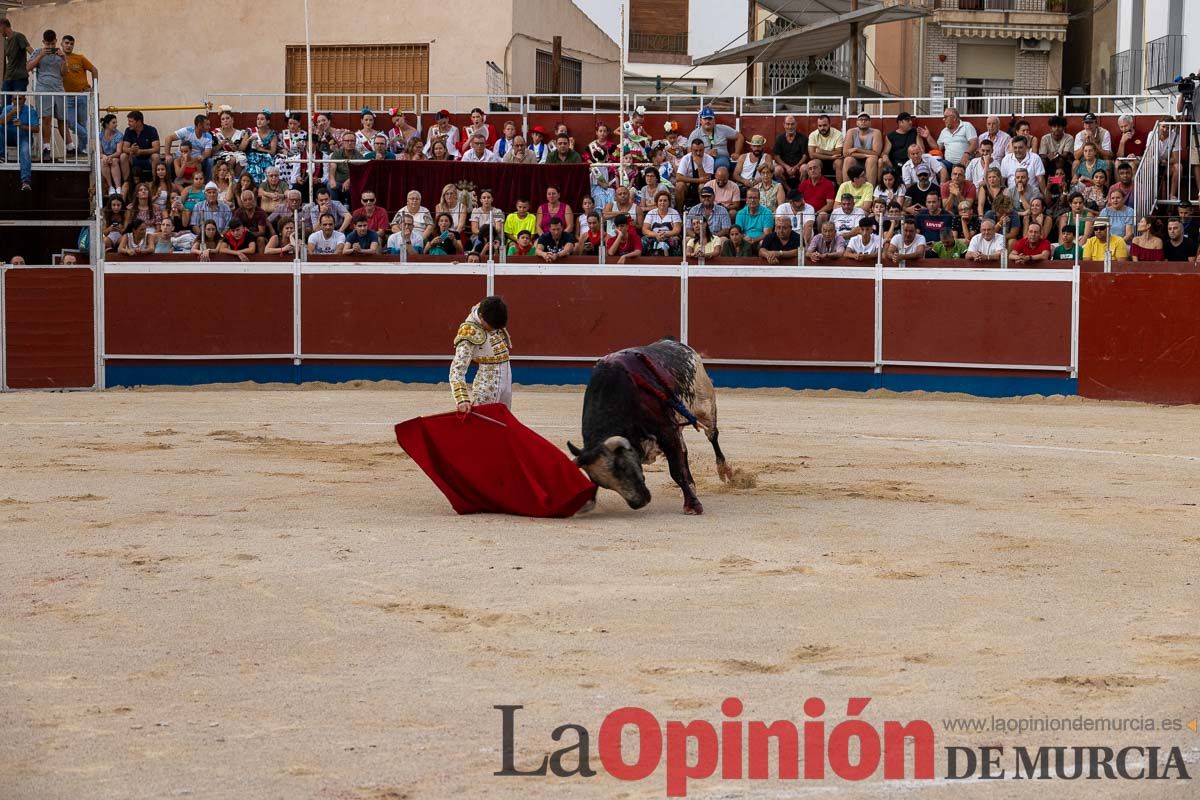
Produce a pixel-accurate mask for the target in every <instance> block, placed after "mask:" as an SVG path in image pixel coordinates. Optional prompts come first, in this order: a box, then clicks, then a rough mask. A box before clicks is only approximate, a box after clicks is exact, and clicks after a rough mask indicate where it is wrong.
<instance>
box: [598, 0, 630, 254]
mask: <svg viewBox="0 0 1200 800" xmlns="http://www.w3.org/2000/svg"><path fill="white" fill-rule="evenodd" d="M620 17H621V57H620V58H619V59H618V60H619V61H620V66H621V74H620V76H619V79H618V80H619V85H620V87H621V88H620V93H621V96H620V97H618V98H617V130H619V131H620V132H621V155H620V158H618V159H617V160H618V161H620V162H621V163H622V164H624V162H625V148H626V147H627V146H628V142H626V141H625V56H626V53H625V0H621V8H620ZM617 180H618V181H620V183H618V184H617V185H618V186H628V185H629V184H628V180H629V176H628V175H626V174H625V170H624V169H623V168H618V169H617ZM600 242H601V244H603V243H604V237H603V236H601V237H600ZM601 263H603V262H601Z"/></svg>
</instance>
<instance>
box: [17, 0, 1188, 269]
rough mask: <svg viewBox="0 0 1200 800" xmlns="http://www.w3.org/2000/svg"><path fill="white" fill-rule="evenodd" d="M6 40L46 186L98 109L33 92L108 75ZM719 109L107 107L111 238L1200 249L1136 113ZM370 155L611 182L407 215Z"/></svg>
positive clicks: (103, 154) (901, 255)
mask: <svg viewBox="0 0 1200 800" xmlns="http://www.w3.org/2000/svg"><path fill="white" fill-rule="evenodd" d="M0 33H2V34H3V35H4V37H5V39H4V42H5V84H4V86H5V91H6V100H8V99H9V98H11V102H9V104H8V105H6V106H5V110H4V117H3V119H4V122H5V124H6V128H5V136H6V138H9V136H10V133H9V131H10V130H11V131H12V133H11V137H12V138H14V139H16V140H17V141H18V142H19V143H24V144H23V145H22V146H21V148H20V149H21V155H20V158H21V160H22V173H21V174H22V180H23V181H24V183H25V186H23V188H28V180H29V179H28V170H27V162H28V152H27V151H28V148H29V146H30V143H31V141H32V134H33V132H34V130H39V129H40V131H41V133H42V136H41V139H42V141H43V142H46V143H47V144H45V145H43V146H44V147H48V146H49V145H48V142H49V139H50V136H49V126H50V125H51V124H52V120H56V121H57V123H58V125H59V129H60V131H61V132H62V135H63V138H64V141H67V142H68V147H77V148H78V149H79V150H80V151H83V150H85V149H86V148H87V147H88V146H89V141H90V140H91V139H92V138H93V137H91V136H89V132H88V128H89V127H90V125H89V124H88V123H87V119H88V117H87V116H86V112H87V109H86V106H85V107H84V108H83V109H82V112H81V110H80V109H79V108H78V107H73V108H61V107H59V104H57V103H55V102H50V103H48V104H47V106H46V107H45V108H44V109H43V110H42V112H41V113H39V112H38V110H36V109H33V108H32V107H31V106H30V105H29V104H27V103H26V102H25V101H24V98H23V96H22V94H21V92H22V91H24V90H25V89H26V87H27V83H28V80H27V79H28V74H29V72H30V71H34V72H35V73H36V76H37V85H36V87H35V88H38V89H47V88H54V87H57V88H58V89H61V88H62V87H63V86H65V85H66V82H67V81H68V80H70V81H72V85H71V87H68V88H69V89H70V88H73V87H77V86H78V85H79V84H80V81H82V86H83V87H84V88H86V86H87V81H88V77H89V76H93V77H94V76H95V75H96V70H95V67H94V66H92V65H91V64H90V62H88V61H87V59H86V58H83V57H82V56H78V55H77V54H74V53H73V48H74V41H73V39H72V38H71V37H64V38H63V46H62V48H61V49H60V48H59V47H58V44H57V37H56V35H55V33H54V31H46V32H45V33H44V35H43V42H42V47H41V48H38V49H36V50H35V49H34V48H32V47H30V46H29V44H28V42H27V41H25V38H24V37H23V36H21V34H19V33H15V32H14V31H12V28H11V26H9V25H8V24H7V20H3V21H0ZM72 56H75V57H74V58H72ZM22 80H24V81H25V83H24V84H23V83H22ZM9 92H12V93H13V94H7V93H9ZM46 99H47V100H50V98H46ZM53 100H58V101H61V100H63V98H61V97H59V98H53ZM81 113H82V114H83V116H80V114H81ZM716 117H717V115H716V114H715V113H714V111H713V110H712V109H710V108H704V109H702V110H701V111H700V113H699V114H698V115H697V119H696V124H695V128H694V129H693V130H692V131H690V132H688V133H686V134H685V133H684V132H683V130H681V129H680V128H679V126H678V124H676V123H674V122H668V123H667V124H666V126H665V128H664V130H663V131H662V135H661V136H659V137H657V138H656V137H655V136H653V135H652V134H651V133H650V132H649V131H648V130H647V129H646V126H645V110H644V109H642V108H638V109H636V110H635V111H634V113H633V114H632V115H631V117H630V118H629V119H628V120H627V121H625V122H624V124H623V126H622V127H621V129H620V130H612V129H611V128H610V127H609V126H608V125H606V124H598V125H597V126H596V128H595V130H594V131H590V132H588V136H587V137H581V138H580V140H579V141H578V142H577V140H576V137H575V136H574V135H573V132H572V131H571V130H570V129H569V128H568V127H567V125H566V124H559V125H557V126H555V128H554V130H553V131H552V132H550V131H547V130H546V129H545V128H544V127H542V126H541V125H533V126H531V127H530V128H529V130H528V131H527V132H522V131H521V130H519V129H518V127H517V125H516V124H515V123H514V122H512V121H506V122H505V123H504V124H503V125H502V126H501V128H500V129H497V128H496V127H495V126H494V125H492V124H491V123H489V122H488V121H487V116H486V114H485V113H484V112H483V110H482V109H479V108H476V109H473V110H472V111H471V112H470V114H469V115H468V116H467V118H466V119H461V120H455V119H454V118H453V115H452V114H450V112H449V111H446V110H442V111H439V112H438V113H437V114H436V115H435V121H434V123H433V124H431V125H430V126H429V128H428V130H426V131H424V132H423V133H422V132H421V131H419V130H418V128H417V127H416V126H414V125H413V124H412V123H411V120H410V117H409V115H407V114H406V113H404V111H403V110H401V109H396V108H392V109H387V110H385V111H383V112H381V114H379V115H377V114H376V113H374V112H373V111H372V110H371V109H366V108H364V109H363V110H362V112H361V114H360V115H359V117H358V127H357V129H355V130H349V129H340V128H337V127H336V126H334V125H333V123H332V116H331V115H330V114H326V113H317V114H315V115H314V116H313V118H312V119H311V120H307V122H310V123H311V124H305V123H306V120H305V118H304V116H303V115H301V114H299V113H288V114H282V115H281V114H275V113H272V112H271V111H270V110H268V109H264V110H262V111H261V112H260V113H258V114H257V115H256V118H255V120H254V124H253V125H252V126H250V127H249V128H240V127H238V126H237V125H236V124H235V115H234V113H233V110H232V109H231V108H229V107H220V108H219V109H218V115H217V124H216V125H215V126H210V122H209V117H208V115H207V114H198V115H196V117H195V119H194V121H193V124H192V125H190V126H185V127H183V128H180V129H178V130H175V131H171V132H169V133H167V135H166V136H162V135H160V133H159V131H158V130H157V129H156V128H155V127H154V126H153V125H150V124H148V123H147V121H146V119H145V117H144V115H143V114H142V113H141V112H139V111H131V112H129V113H128V114H127V115H126V117H125V122H126V126H125V129H124V130H123V131H122V130H121V129H120V120H119V119H118V118H117V117H116V116H115V115H113V114H107V115H105V116H104V117H103V118H102V119H101V120H100V124H99V130H98V131H96V132H95V136H94V139H95V142H96V143H97V145H98V147H99V158H100V171H101V176H102V182H103V187H102V189H103V194H104V197H105V204H104V210H103V220H104V227H105V229H104V234H105V236H104V245H105V247H106V248H107V249H110V250H114V251H117V252H120V253H123V254H145V253H160V254H165V253H195V254H196V255H198V257H200V258H209V257H211V255H212V254H213V253H219V252H228V253H231V254H233V255H235V256H237V257H239V258H243V259H245V258H248V257H249V256H251V255H256V254H269V255H282V256H294V255H295V254H296V253H298V252H299V251H301V250H304V251H307V252H308V253H310V254H314V255H327V254H348V255H350V254H352V255H354V256H355V257H356V258H357V257H367V256H372V255H377V254H398V253H407V254H420V253H424V254H440V255H451V256H462V257H463V258H466V259H469V260H475V259H487V258H489V257H496V256H500V255H503V254H507V255H522V256H523V255H532V256H536V257H539V258H543V259H545V260H546V261H554V260H557V259H560V258H563V257H566V256H570V255H588V256H593V255H596V254H598V253H601V252H603V253H604V254H605V255H606V256H607V257H608V258H609V259H611V260H613V261H617V262H620V263H625V262H627V261H630V260H632V259H636V258H639V257H642V256H651V255H653V256H668V257H680V256H684V255H686V256H687V257H689V258H701V257H703V258H705V259H717V258H722V257H739V258H746V257H757V258H760V259H761V260H763V261H765V262H766V263H772V264H774V263H790V262H791V261H792V260H793V259H795V258H797V257H798V256H799V255H800V251H803V253H804V257H806V258H807V259H808V260H810V261H813V262H820V261H822V260H828V259H830V258H845V259H852V260H858V261H866V260H874V259H876V258H879V257H882V258H884V259H886V260H889V261H892V262H895V263H907V262H911V261H915V260H917V259H921V258H960V257H965V258H967V259H970V260H980V261H989V260H995V259H997V258H999V257H1000V254H1001V253H1005V254H1007V255H1008V256H1009V258H1010V260H1012V261H1015V262H1016V263H1034V262H1040V261H1052V260H1057V259H1066V260H1075V259H1076V258H1084V259H1090V258H1100V259H1102V258H1104V257H1105V254H1106V253H1110V254H1111V257H1113V258H1117V259H1123V258H1133V259H1135V260H1160V259H1163V258H1167V259H1174V260H1182V259H1191V260H1194V259H1195V250H1196V242H1197V229H1196V219H1195V216H1194V213H1193V212H1194V209H1193V207H1192V206H1191V204H1190V203H1189V201H1188V198H1186V197H1185V198H1181V199H1179V200H1180V202H1179V203H1178V217H1177V218H1175V219H1172V220H1165V221H1164V220H1159V219H1152V218H1147V219H1135V218H1134V212H1133V210H1132V207H1133V200H1134V194H1135V192H1136V188H1135V186H1134V182H1133V176H1134V173H1135V168H1136V166H1137V163H1138V160H1139V159H1140V158H1141V157H1142V155H1143V154H1144V152H1145V150H1146V142H1144V141H1142V139H1141V138H1139V134H1138V133H1137V132H1136V130H1135V129H1134V125H1133V119H1132V118H1130V117H1121V118H1119V119H1118V120H1117V130H1118V132H1119V133H1118V135H1116V136H1114V135H1113V133H1112V132H1110V131H1109V130H1108V129H1107V128H1105V127H1103V126H1102V125H1101V124H1100V120H1099V119H1098V118H1097V117H1096V116H1095V115H1094V114H1087V115H1086V116H1084V117H1083V129H1082V130H1080V131H1079V132H1078V133H1075V134H1073V135H1072V134H1069V133H1067V131H1066V128H1067V121H1066V119H1065V118H1063V117H1061V116H1055V117H1052V118H1051V119H1050V120H1049V128H1050V131H1049V133H1047V134H1046V135H1044V136H1042V137H1041V138H1040V139H1039V138H1038V137H1036V136H1033V135H1032V133H1031V129H1030V124H1029V122H1028V121H1026V120H1021V119H1015V118H1014V119H1011V120H1008V121H1007V125H1006V124H1005V121H1004V120H1001V119H1000V118H999V117H996V116H992V117H988V118H987V120H986V123H985V127H984V129H983V130H982V131H977V130H976V129H975V127H974V126H973V125H972V124H971V123H970V122H969V121H967V120H964V119H963V118H962V117H961V116H960V114H959V113H958V110H957V109H955V108H947V109H945V111H944V113H943V114H942V126H941V128H940V130H938V129H934V128H933V127H931V126H926V125H920V124H917V121H916V120H915V119H914V118H913V117H912V116H911V115H909V114H907V113H901V114H899V115H898V116H897V117H896V119H895V125H894V127H893V129H892V130H890V131H888V132H886V133H885V132H884V131H883V130H882V129H881V128H880V127H878V126H877V125H876V124H875V121H874V120H873V119H872V118H871V116H870V115H869V114H866V113H863V114H859V115H858V116H857V118H856V119H855V120H854V124H853V126H852V127H850V128H849V129H848V130H847V132H846V133H845V134H844V135H843V132H842V130H841V129H840V127H838V126H835V125H833V124H832V120H831V118H830V117H829V116H827V115H820V116H818V117H817V118H816V120H815V123H816V124H815V127H814V128H813V129H812V130H809V131H804V130H802V129H801V127H800V125H799V123H798V120H797V119H796V118H795V117H793V116H787V117H785V118H784V119H783V122H782V127H783V131H782V132H781V133H780V134H779V135H778V136H777V137H776V139H775V141H774V143H773V146H769V145H768V142H767V140H766V138H765V137H763V136H762V135H753V136H750V137H748V138H747V137H746V136H744V135H743V134H742V132H741V131H739V130H738V129H736V128H735V127H732V126H729V125H724V124H721V123H719V122H718V121H717V119H716ZM280 123H282V124H280ZM389 123H390V124H389ZM64 126H65V127H64ZM1172 131H1178V128H1170V127H1167V126H1163V127H1160V132H1161V135H1162V136H1164V137H1166V138H1167V139H1170V138H1171V136H1172V135H1173V134H1172V133H1171V132H1172ZM585 139H586V140H587V143H586V144H584V140H585ZM310 145H311V148H312V151H311V153H310ZM1179 149H1180V148H1179V142H1178V137H1177V136H1176V137H1175V140H1173V141H1164V142H1162V143H1160V148H1159V152H1160V154H1162V155H1161V158H1162V159H1163V167H1164V171H1165V172H1166V173H1167V174H1168V175H1173V174H1174V175H1177V173H1178V170H1179V169H1180V164H1179ZM369 160H412V161H420V160H430V161H462V162H483V163H509V164H575V163H584V164H587V165H588V166H589V170H588V174H589V191H588V193H587V195H585V196H582V197H570V198H564V197H561V196H560V193H559V190H558V188H557V187H555V186H550V187H548V188H547V189H546V190H545V196H544V197H521V198H515V199H514V205H515V208H512V209H507V210H505V209H500V208H497V207H496V206H495V204H494V196H493V193H492V192H490V191H489V190H487V189H486V188H483V189H481V190H478V191H476V190H475V189H474V187H470V186H466V185H462V186H460V185H459V184H455V183H448V184H447V185H446V186H445V187H444V188H443V189H442V191H441V193H440V195H439V196H438V197H436V198H423V197H421V195H420V194H419V193H418V192H410V193H409V195H408V197H407V198H406V199H407V202H406V203H405V205H404V206H402V207H401V208H398V209H385V208H382V207H381V205H380V203H379V199H378V196H377V195H376V194H375V193H374V192H370V191H367V192H363V193H362V194H361V195H360V196H358V197H353V196H352V189H351V180H350V171H351V166H352V165H354V164H356V163H363V162H366V161H369ZM1168 185H1170V186H1173V185H1177V182H1171V181H1168ZM310 187H311V190H312V192H311V194H312V196H311V197H310V196H309V193H310ZM1176 221H1177V224H1176ZM1164 223H1165V224H1164ZM289 225H290V227H287V226H289ZM1176 230H1178V231H1180V232H1182V239H1180V238H1178V237H1175V236H1174V235H1173V234H1172V231H1176Z"/></svg>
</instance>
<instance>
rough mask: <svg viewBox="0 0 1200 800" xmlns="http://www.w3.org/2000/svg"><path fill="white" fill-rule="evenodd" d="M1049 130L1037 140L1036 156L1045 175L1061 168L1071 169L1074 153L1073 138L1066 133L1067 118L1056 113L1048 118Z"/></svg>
mask: <svg viewBox="0 0 1200 800" xmlns="http://www.w3.org/2000/svg"><path fill="white" fill-rule="evenodd" d="M1049 125H1050V132H1049V133H1048V134H1046V135H1045V136H1043V137H1042V139H1041V141H1040V142H1038V156H1039V157H1040V158H1041V159H1042V166H1043V167H1045V170H1044V172H1045V173H1046V174H1047V175H1053V174H1054V171H1055V170H1056V169H1058V168H1060V167H1061V168H1062V170H1063V172H1066V173H1069V172H1070V171H1071V162H1072V160H1073V158H1074V155H1075V139H1074V138H1073V137H1072V136H1071V135H1070V134H1069V133H1067V118H1066V117H1064V116H1062V115H1058V114H1056V115H1055V116H1053V117H1051V118H1050V120H1049Z"/></svg>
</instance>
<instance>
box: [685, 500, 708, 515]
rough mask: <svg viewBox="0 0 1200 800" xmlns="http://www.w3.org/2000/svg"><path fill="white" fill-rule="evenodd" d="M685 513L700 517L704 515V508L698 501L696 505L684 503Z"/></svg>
mask: <svg viewBox="0 0 1200 800" xmlns="http://www.w3.org/2000/svg"><path fill="white" fill-rule="evenodd" d="M683 513H685V514H692V515H700V514H703V513H704V506H703V505H701V504H700V501H699V500H697V501H696V502H694V503H690V504H689V503H684V504H683Z"/></svg>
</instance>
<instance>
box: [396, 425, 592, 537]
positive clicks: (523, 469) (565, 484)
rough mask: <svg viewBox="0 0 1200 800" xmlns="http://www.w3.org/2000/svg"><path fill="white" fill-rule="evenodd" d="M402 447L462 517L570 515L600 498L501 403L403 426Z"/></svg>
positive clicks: (400, 427)
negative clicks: (490, 514)
mask: <svg viewBox="0 0 1200 800" xmlns="http://www.w3.org/2000/svg"><path fill="white" fill-rule="evenodd" d="M396 441H397V442H399V443H400V446H401V447H402V448H404V452H406V453H408V455H409V456H410V457H411V458H412V460H413V461H415V462H417V465H418V466H419V467H420V468H421V469H422V470H423V471H424V472H425V474H426V475H428V476H429V479H430V480H432V481H433V482H434V484H436V485H437V487H438V488H439V489H441V490H442V494H444V495H446V499H447V500H449V501H450V505H451V506H453V507H454V510H455V511H457V512H458V513H459V514H477V513H481V512H484V513H494V514H517V515H520V516H523V517H569V516H571V515H572V514H574V513H575V512H577V511H579V509H581V508H583V506H584V505H585V504H586V503H587V502H588V501H589V500H591V499H593V498H594V497H595V496H596V485H595V484H594V483H592V481H591V479H590V478H588V476H587V475H585V474H584V473H583V471H582V470H581V469H579V467H577V466H575V462H574V461H572V460H571V459H570V458H569V457H568V456H567V455H566V453H564V452H563V451H561V450H559V449H558V448H557V447H556V446H555V445H554V444H552V443H551V442H550V441H548V440H546V439H544V438H543V437H542V436H540V435H539V434H538V433H536V432H535V431H532V430H530V429H529V428H526V427H525V426H524V425H522V424H521V423H520V421H519V420H517V418H516V417H514V416H513V415H512V412H511V411H509V410H508V408H507V407H505V406H504V405H502V404H500V403H489V404H486V405H481V406H476V407H475V408H474V409H473V410H472V412H471V413H470V414H467V415H466V416H463V417H460V416H458V414H456V413H455V412H453V411H451V412H448V413H446V414H436V415H434V416H431V417H416V418H414V419H410V420H408V421H407V422H401V423H400V424H399V425H397V426H396Z"/></svg>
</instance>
